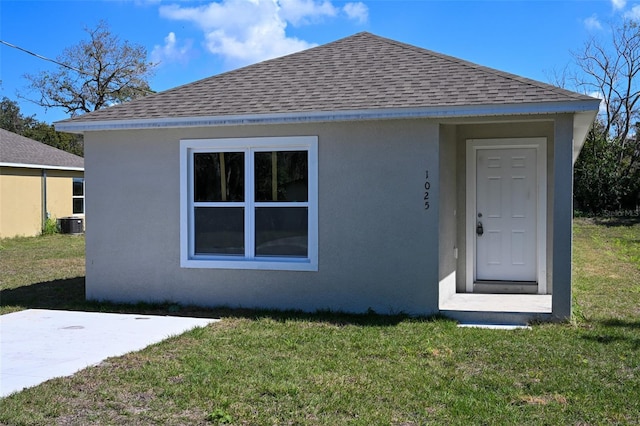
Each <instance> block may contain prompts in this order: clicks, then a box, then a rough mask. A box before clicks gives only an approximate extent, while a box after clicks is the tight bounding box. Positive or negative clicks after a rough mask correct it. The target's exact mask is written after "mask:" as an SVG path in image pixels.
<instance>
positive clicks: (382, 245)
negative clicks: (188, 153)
mask: <svg viewBox="0 0 640 426" xmlns="http://www.w3.org/2000/svg"><path fill="white" fill-rule="evenodd" d="M288 135H292V136H294V135H295V136H300V135H317V136H318V162H319V194H318V198H319V202H318V205H319V211H318V213H319V214H318V215H319V226H318V227H319V256H318V258H319V268H318V269H319V270H318V271H317V272H291V271H247V270H222V269H184V268H180V266H179V259H180V256H179V254H180V253H179V249H180V243H179V242H180V239H179V237H180V235H179V141H180V139H186V138H218V137H219V138H224V137H243V136H245V137H249V136H254V137H259V136H288ZM438 149H439V126H438V125H437V124H435V123H431V122H427V121H423V120H422V121H421V120H405V121H379V122H359V123H337V124H336V123H326V124H313V125H311V124H308V125H307V124H305V125H286V126H283V125H280V126H246V127H243V128H238V127H218V128H210V129H205V128H195V129H182V130H144V131H111V132H88V133H87V134H86V135H85V167H86V171H87V172H86V193H87V196H86V214H87V216H89V217H91V222H90V223H89V224H88V225H87V284H86V289H87V297H88V298H91V299H110V300H116V301H139V300H145V301H165V300H172V301H177V302H181V303H197V304H204V305H230V306H243V307H258V306H259V307H271V308H280V309H285V308H296V309H304V310H310V311H312V310H316V309H333V310H345V311H352V312H362V311H366V310H367V309H368V308H372V309H374V310H376V311H378V312H386V313H388V312H400V311H403V312H407V313H411V314H429V313H434V312H437V310H438V286H437V283H438V278H439V277H438V271H439V257H438V244H439V238H438V222H439V205H438V196H437V192H438V188H439V181H438V173H437V171H438V167H439V164H438ZM426 170H431V171H433V173H432V176H433V177H432V178H431V179H432V181H431V187H432V188H434V195H433V196H434V198H433V203H432V204H431V207H430V209H428V210H426V209H425V208H424V183H425V171H426Z"/></svg>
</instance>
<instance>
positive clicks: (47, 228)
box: [42, 217, 60, 235]
mask: <svg viewBox="0 0 640 426" xmlns="http://www.w3.org/2000/svg"><path fill="white" fill-rule="evenodd" d="M59 232H60V228H59V227H58V221H57V220H56V219H55V218H54V217H48V218H47V220H46V221H45V222H44V226H43V227H42V235H53V234H57V233H59Z"/></svg>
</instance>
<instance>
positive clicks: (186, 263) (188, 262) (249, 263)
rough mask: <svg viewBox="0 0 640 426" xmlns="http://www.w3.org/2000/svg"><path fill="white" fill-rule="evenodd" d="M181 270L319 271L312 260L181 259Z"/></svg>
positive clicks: (316, 264)
mask: <svg viewBox="0 0 640 426" xmlns="http://www.w3.org/2000/svg"><path fill="white" fill-rule="evenodd" d="M180 267H181V268H193V269H247V270H267V271H269V270H270V271H317V270H318V262H317V261H315V262H314V261H312V260H311V259H295V258H280V259H273V258H270V259H264V260H262V259H246V258H238V259H206V258H205V259H181V260H180Z"/></svg>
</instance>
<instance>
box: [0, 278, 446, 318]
mask: <svg viewBox="0 0 640 426" xmlns="http://www.w3.org/2000/svg"><path fill="white" fill-rule="evenodd" d="M0 306H4V307H11V306H17V307H20V308H24V309H55V310H68V311H85V312H108V313H123V314H143V315H170V316H183V317H195V318H244V319H254V320H255V319H262V318H268V319H272V320H274V321H279V322H284V321H315V322H326V323H330V324H333V325H339V326H343V325H361V326H393V325H397V324H398V323H400V322H402V321H405V320H408V319H409V318H410V317H409V315H405V314H396V315H380V314H377V313H375V312H373V311H369V312H368V313H366V314H349V313H344V312H334V311H318V312H315V313H308V312H303V311H297V310H288V311H280V310H270V309H248V308H247V309H245V308H229V307H224V306H222V307H215V308H207V307H201V306H192V305H179V304H176V303H172V302H165V303H145V302H140V303H135V304H126V303H113V302H102V301H95V300H85V282H84V277H77V278H70V279H64V280H55V281H48V282H43V283H37V284H31V285H27V286H22V287H18V288H14V289H6V290H1V291H0ZM436 318H439V317H430V318H411V319H412V320H416V321H427V320H429V321H430V320H433V319H436Z"/></svg>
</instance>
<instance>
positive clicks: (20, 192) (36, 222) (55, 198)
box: [0, 167, 83, 238]
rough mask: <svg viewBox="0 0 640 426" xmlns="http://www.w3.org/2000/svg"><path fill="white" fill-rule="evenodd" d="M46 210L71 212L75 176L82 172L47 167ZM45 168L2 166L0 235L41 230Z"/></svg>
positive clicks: (57, 215)
mask: <svg viewBox="0 0 640 426" xmlns="http://www.w3.org/2000/svg"><path fill="white" fill-rule="evenodd" d="M46 175H47V182H46V183H47V185H46V186H47V211H48V212H49V214H50V215H51V217H53V218H60V217H65V216H71V214H72V211H73V209H72V205H73V204H72V195H73V192H72V188H73V177H82V176H83V173H82V172H74V171H62V170H47V171H46ZM42 191H43V182H42V170H40V169H29V168H15V167H2V168H0V238H10V237H15V236H34V235H39V234H40V232H41V231H42V214H43V206H42V201H43V198H42V197H43V196H42Z"/></svg>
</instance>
